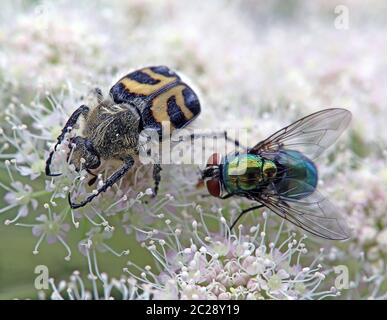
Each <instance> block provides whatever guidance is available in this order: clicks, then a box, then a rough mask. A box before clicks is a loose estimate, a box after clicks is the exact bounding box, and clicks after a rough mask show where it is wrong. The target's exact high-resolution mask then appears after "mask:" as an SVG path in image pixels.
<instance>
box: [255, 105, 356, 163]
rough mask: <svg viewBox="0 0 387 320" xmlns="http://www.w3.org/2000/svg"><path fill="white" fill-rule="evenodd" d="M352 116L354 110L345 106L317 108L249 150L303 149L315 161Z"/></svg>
mask: <svg viewBox="0 0 387 320" xmlns="http://www.w3.org/2000/svg"><path fill="white" fill-rule="evenodd" d="M351 117H352V115H351V112H350V111H348V110H345V109H339V108H334V109H326V110H321V111H318V112H316V113H313V114H311V115H309V116H306V117H304V118H302V119H300V120H298V121H296V122H294V123H292V124H291V125H289V126H287V127H285V128H283V129H281V130H279V131H277V132H276V133H274V134H272V135H271V136H270V137H269V138H267V139H265V140H263V141H261V142H259V143H258V144H257V145H255V146H254V147H253V148H251V149H250V150H249V151H248V152H249V153H255V154H256V153H261V152H269V153H270V152H276V151H278V150H279V149H281V148H282V149H290V150H297V151H300V152H301V153H303V154H304V155H306V156H308V157H309V158H310V159H312V160H313V159H315V158H317V157H318V156H319V155H320V154H321V153H322V152H323V151H324V150H325V149H326V148H328V147H329V146H331V145H332V144H333V143H334V142H335V141H336V140H337V138H338V137H339V136H340V135H341V133H342V132H343V131H344V130H345V129H346V128H347V126H348V125H349V123H350V121H351Z"/></svg>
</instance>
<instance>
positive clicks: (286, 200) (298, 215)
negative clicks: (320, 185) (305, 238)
mask: <svg viewBox="0 0 387 320" xmlns="http://www.w3.org/2000/svg"><path fill="white" fill-rule="evenodd" d="M290 180H292V179H290ZM291 183H292V185H293V186H294V190H297V192H299V193H297V194H295V192H294V190H291V189H290V190H286V191H284V192H282V193H281V194H279V193H278V192H276V191H275V190H273V189H271V190H268V191H266V192H263V193H261V194H258V195H256V196H255V199H256V200H257V201H259V202H260V203H262V204H263V205H265V206H266V207H267V208H269V209H270V210H272V211H273V212H274V213H276V214H278V215H279V216H281V217H282V218H284V219H286V220H288V221H290V222H291V223H293V224H294V225H296V226H298V227H300V228H302V229H304V230H306V231H308V232H310V233H312V234H314V235H316V236H319V237H322V238H325V239H330V240H345V239H348V238H349V237H350V230H349V228H348V226H347V224H346V222H345V220H344V218H343V217H341V215H340V214H339V210H338V209H337V208H336V207H335V206H334V205H333V204H332V203H331V202H330V201H329V200H328V199H327V198H326V197H324V196H323V195H322V194H321V193H319V192H318V191H317V190H315V189H314V188H313V187H312V186H309V185H307V184H306V183H303V182H301V181H299V180H294V181H291ZM301 197H303V198H301Z"/></svg>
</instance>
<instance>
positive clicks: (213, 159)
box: [207, 153, 222, 167]
mask: <svg viewBox="0 0 387 320" xmlns="http://www.w3.org/2000/svg"><path fill="white" fill-rule="evenodd" d="M221 161H222V157H221V155H220V154H219V153H213V154H212V155H211V156H210V157H209V158H208V161H207V167H210V166H217V165H220V162H221Z"/></svg>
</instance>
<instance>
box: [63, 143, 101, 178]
mask: <svg viewBox="0 0 387 320" xmlns="http://www.w3.org/2000/svg"><path fill="white" fill-rule="evenodd" d="M69 157H71V158H70V163H71V164H73V165H74V166H75V169H76V170H77V171H79V170H81V168H82V169H96V168H98V167H99V166H100V164H101V160H100V156H99V154H98V152H97V150H95V148H94V146H93V143H92V142H91V141H90V140H88V139H85V138H82V137H74V138H72V139H71V140H70V153H69Z"/></svg>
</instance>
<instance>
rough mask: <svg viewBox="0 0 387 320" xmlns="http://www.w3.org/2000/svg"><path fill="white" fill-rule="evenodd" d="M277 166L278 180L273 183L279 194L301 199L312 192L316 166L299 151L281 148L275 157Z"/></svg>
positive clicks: (316, 179) (314, 187) (315, 180)
mask: <svg viewBox="0 0 387 320" xmlns="http://www.w3.org/2000/svg"><path fill="white" fill-rule="evenodd" d="M275 162H276V164H277V166H278V168H279V172H278V180H277V182H276V183H275V187H276V190H277V192H278V193H279V194H283V195H286V197H288V198H293V199H302V198H305V197H307V196H309V195H310V194H312V193H313V192H314V190H315V189H316V187H317V182H318V173H317V168H316V166H315V165H314V163H313V162H312V160H310V159H309V158H307V157H306V156H304V155H303V154H302V153H301V152H298V151H294V150H281V151H280V152H279V153H278V155H277V156H276V157H275Z"/></svg>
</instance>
